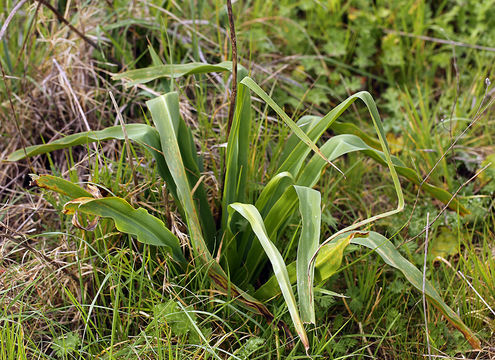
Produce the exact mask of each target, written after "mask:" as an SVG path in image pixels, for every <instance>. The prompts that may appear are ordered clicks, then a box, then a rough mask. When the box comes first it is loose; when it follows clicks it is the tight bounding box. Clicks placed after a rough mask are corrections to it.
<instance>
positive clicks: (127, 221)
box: [64, 197, 186, 263]
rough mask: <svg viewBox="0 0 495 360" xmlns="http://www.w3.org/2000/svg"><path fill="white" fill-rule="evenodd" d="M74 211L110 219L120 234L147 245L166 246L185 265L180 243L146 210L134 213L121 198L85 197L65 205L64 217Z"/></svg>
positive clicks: (135, 210)
mask: <svg viewBox="0 0 495 360" xmlns="http://www.w3.org/2000/svg"><path fill="white" fill-rule="evenodd" d="M75 211H77V212H79V213H84V214H89V215H95V216H99V217H103V218H111V219H112V220H113V221H114V222H115V227H116V228H117V230H119V231H120V232H123V233H126V234H131V235H134V236H136V238H137V240H138V241H140V242H142V243H144V244H148V245H155V246H163V247H165V248H167V249H168V251H170V252H171V254H172V255H173V258H174V259H175V260H176V261H178V262H181V263H185V262H186V260H185V258H184V255H183V254H182V251H181V248H180V242H179V239H178V238H177V237H176V236H175V235H174V234H172V232H171V231H170V230H169V229H167V227H166V226H165V224H164V223H163V221H161V220H160V219H158V218H157V217H155V216H153V215H151V214H149V213H148V211H147V210H146V209H144V208H138V209H134V208H133V207H132V206H131V205H130V204H129V203H128V202H127V201H125V200H124V199H122V198H118V197H106V198H101V199H95V198H90V197H83V198H77V199H74V200H71V201H69V202H68V203H67V204H65V206H64V213H65V214H67V215H71V214H74V212H75Z"/></svg>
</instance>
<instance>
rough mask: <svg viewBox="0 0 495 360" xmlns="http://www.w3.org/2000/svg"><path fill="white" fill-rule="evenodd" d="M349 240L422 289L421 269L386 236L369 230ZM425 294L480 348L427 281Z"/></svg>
mask: <svg viewBox="0 0 495 360" xmlns="http://www.w3.org/2000/svg"><path fill="white" fill-rule="evenodd" d="M351 242H352V243H353V244H357V245H362V246H366V247H367V248H370V249H372V250H374V251H375V252H376V253H377V254H378V255H380V257H381V258H382V259H383V261H385V263H387V264H388V265H390V266H392V267H394V268H396V269H398V270H400V272H402V274H404V276H405V277H406V279H407V280H408V281H409V282H410V283H411V284H412V285H413V286H414V287H415V288H416V289H418V290H419V291H420V292H422V291H423V274H422V273H421V271H419V270H418V269H417V268H416V267H415V266H414V265H413V264H411V263H410V262H409V261H407V260H406V259H405V258H404V257H403V256H402V255H401V254H400V253H399V252H398V251H397V249H395V247H394V245H393V244H392V243H391V242H390V240H388V239H387V238H386V237H384V236H383V235H380V234H378V233H376V232H369V234H368V236H367V237H365V238H363V237H354V238H353V239H352V240H351ZM425 296H426V297H427V299H428V301H429V302H430V303H432V304H433V305H434V306H435V307H436V308H437V309H438V310H439V311H440V312H441V313H442V314H443V315H444V316H445V317H446V318H447V320H448V321H449V322H450V323H451V324H452V325H453V326H454V327H456V328H457V329H458V330H459V331H461V332H462V333H463V334H464V336H465V338H466V340H468V341H469V343H470V344H471V346H472V347H473V348H475V349H480V348H481V343H480V341H479V339H478V338H477V337H476V335H475V334H474V333H473V332H472V331H471V329H469V328H468V327H467V326H466V325H465V324H464V323H463V321H462V320H461V318H460V317H459V315H457V313H456V312H455V311H453V310H452V309H451V308H450V307H449V306H448V305H447V304H446V303H445V302H444V301H443V300H442V298H441V296H440V295H439V294H438V292H437V291H436V289H435V288H434V287H433V286H432V285H431V283H430V282H429V281H426V283H425Z"/></svg>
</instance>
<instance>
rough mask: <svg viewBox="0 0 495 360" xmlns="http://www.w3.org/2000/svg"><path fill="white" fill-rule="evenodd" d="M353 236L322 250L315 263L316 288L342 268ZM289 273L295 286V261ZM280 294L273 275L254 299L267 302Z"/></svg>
mask: <svg viewBox="0 0 495 360" xmlns="http://www.w3.org/2000/svg"><path fill="white" fill-rule="evenodd" d="M351 236H352V235H351ZM351 236H343V237H340V238H338V239H335V240H334V241H332V242H330V243H328V244H326V245H325V246H323V247H322V248H321V249H320V252H319V253H318V256H317V258H316V263H315V275H314V283H315V284H316V286H317V285H319V284H321V283H323V282H325V281H327V280H328V279H329V278H330V277H331V276H332V275H333V274H335V273H336V272H337V270H338V269H339V268H340V265H341V264H342V258H343V256H344V250H345V249H346V247H347V246H348V245H349V243H350V241H351ZM287 273H288V274H289V279H290V283H291V284H295V283H296V281H297V265H296V262H295V261H294V262H292V263H290V264H289V265H288V266H287ZM279 294H280V287H279V286H278V283H277V279H276V277H275V275H273V276H272V277H270V279H268V281H267V282H266V283H264V284H263V286H261V287H260V288H259V289H258V290H256V292H255V293H254V297H255V298H257V299H259V300H262V301H266V300H269V299H271V298H273V297H275V296H278V295H279Z"/></svg>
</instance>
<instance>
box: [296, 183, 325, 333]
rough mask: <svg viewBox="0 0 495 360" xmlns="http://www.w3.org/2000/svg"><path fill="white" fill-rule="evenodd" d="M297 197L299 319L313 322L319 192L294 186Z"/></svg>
mask: <svg viewBox="0 0 495 360" xmlns="http://www.w3.org/2000/svg"><path fill="white" fill-rule="evenodd" d="M294 188H295V189H296V193H297V196H298V198H299V212H300V213H301V218H302V230H301V235H300V237H299V245H298V247H297V260H296V267H297V294H298V296H299V305H300V309H301V320H302V321H303V322H306V323H312V324H314V323H315V321H316V320H315V304H314V294H313V280H314V271H315V269H314V265H315V264H314V263H313V264H311V263H310V261H311V258H312V256H313V254H314V253H315V252H316V250H317V249H318V244H319V242H320V226H321V194H320V192H319V191H316V190H313V189H310V188H308V187H304V186H294Z"/></svg>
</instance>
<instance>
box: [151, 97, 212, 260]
mask: <svg viewBox="0 0 495 360" xmlns="http://www.w3.org/2000/svg"><path fill="white" fill-rule="evenodd" d="M146 105H147V106H148V108H149V109H150V112H151V116H152V119H153V123H154V124H155V127H156V129H157V130H158V133H159V135H160V143H161V148H162V151H163V156H164V158H165V161H166V163H167V166H168V168H169V170H170V173H171V176H172V179H173V181H174V183H175V186H176V188H177V196H178V199H179V202H180V204H181V205H182V207H183V209H184V212H185V215H186V221H187V225H188V230H189V235H190V238H191V245H192V247H193V250H194V252H195V255H197V256H199V257H201V258H204V259H206V260H209V259H208V254H209V251H208V248H207V246H206V243H205V242H204V238H203V234H202V230H201V224H200V222H199V217H198V214H197V211H196V206H195V204H194V201H193V197H192V192H191V190H192V187H191V185H190V184H189V180H188V177H187V175H186V168H185V166H184V162H183V159H182V154H181V151H180V148H179V143H178V139H177V132H178V126H179V117H180V113H179V97H178V94H177V93H176V92H171V93H168V94H165V95H162V96H159V97H157V98H155V99H152V100H149V101H147V102H146ZM193 186H194V185H193Z"/></svg>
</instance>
